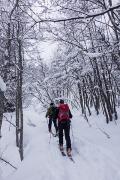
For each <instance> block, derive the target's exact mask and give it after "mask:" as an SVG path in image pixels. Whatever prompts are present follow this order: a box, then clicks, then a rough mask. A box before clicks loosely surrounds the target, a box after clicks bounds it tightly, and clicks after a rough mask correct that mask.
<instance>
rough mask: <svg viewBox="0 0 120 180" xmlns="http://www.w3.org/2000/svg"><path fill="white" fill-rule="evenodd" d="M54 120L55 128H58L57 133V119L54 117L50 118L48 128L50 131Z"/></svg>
mask: <svg viewBox="0 0 120 180" xmlns="http://www.w3.org/2000/svg"><path fill="white" fill-rule="evenodd" d="M52 122H53V124H54V127H55V130H56V133H57V131H58V126H57V120H56V119H54V118H49V123H48V130H49V132H50V131H51V128H52Z"/></svg>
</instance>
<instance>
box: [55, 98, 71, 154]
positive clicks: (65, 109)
mask: <svg viewBox="0 0 120 180" xmlns="http://www.w3.org/2000/svg"><path fill="white" fill-rule="evenodd" d="M57 118H58V132H59V147H60V150H61V151H63V131H64V134H65V140H66V150H67V155H71V139H70V119H71V118H72V114H71V111H70V109H69V106H68V104H64V100H62V99H61V100H60V104H59V106H58V113H57Z"/></svg>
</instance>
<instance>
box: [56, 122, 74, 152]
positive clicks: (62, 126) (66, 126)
mask: <svg viewBox="0 0 120 180" xmlns="http://www.w3.org/2000/svg"><path fill="white" fill-rule="evenodd" d="M58 131H59V145H63V131H64V133H65V140H66V148H67V149H68V148H70V149H71V140H70V121H63V122H59V123H58Z"/></svg>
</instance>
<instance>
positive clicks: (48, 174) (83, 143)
mask: <svg viewBox="0 0 120 180" xmlns="http://www.w3.org/2000/svg"><path fill="white" fill-rule="evenodd" d="M34 106H35V105H34ZM71 111H72V114H73V118H72V126H71V141H72V154H73V158H74V161H75V163H73V162H72V161H70V160H69V159H68V157H62V156H61V154H60V152H59V149H58V138H55V137H52V136H50V134H49V133H48V127H47V119H46V118H45V112H43V113H40V112H38V111H36V110H33V108H30V109H29V110H27V109H26V110H25V111H24V123H25V124H24V160H23V162H22V163H20V166H19V168H18V170H17V171H16V172H15V173H13V172H12V173H11V175H9V176H8V177H6V176H4V177H6V178H5V179H4V180H21V179H22V180H51V179H52V180H66V179H69V180H73V179H74V180H79V179H82V180H90V179H91V180H96V179H97V180H113V179H114V180H120V170H119V167H120V155H119V154H120V146H119V142H120V123H119V120H118V121H117V125H116V124H115V123H114V122H111V123H110V124H108V125H107V124H106V123H105V118H104V116H103V115H102V114H100V115H99V116H96V115H95V113H93V115H92V116H91V117H89V123H90V125H91V126H89V125H88V123H87V122H86V120H85V119H84V117H83V116H81V114H80V112H79V111H76V112H75V111H73V110H71ZM52 129H53V131H54V127H52ZM100 129H101V130H102V131H101V130H100ZM4 131H5V129H4ZM104 132H106V133H107V134H108V135H109V136H110V138H108V137H107V136H106V134H105V133H104ZM14 133H15V132H13V133H12V134H14ZM4 138H5V137H4ZM10 139H11V140H12V139H13V135H12V136H11V138H10ZM6 140H7V141H8V137H7V138H6ZM4 142H5V139H4ZM64 142H65V141H64ZM8 146H10V144H8ZM1 147H2V144H1ZM64 147H65V144H64ZM13 151H14V152H15V150H13ZM7 154H9V152H8V151H7ZM10 154H11V153H10ZM6 157H7V159H9V156H6ZM10 161H11V162H13V161H12V159H10ZM16 161H18V160H17V158H16ZM18 162H19V161H18ZM14 164H15V165H16V163H15V162H14Z"/></svg>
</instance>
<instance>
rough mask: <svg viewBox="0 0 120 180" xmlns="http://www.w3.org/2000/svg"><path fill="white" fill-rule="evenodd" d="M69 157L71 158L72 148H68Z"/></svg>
mask: <svg viewBox="0 0 120 180" xmlns="http://www.w3.org/2000/svg"><path fill="white" fill-rule="evenodd" d="M67 155H68V156H71V148H68V149H67Z"/></svg>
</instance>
